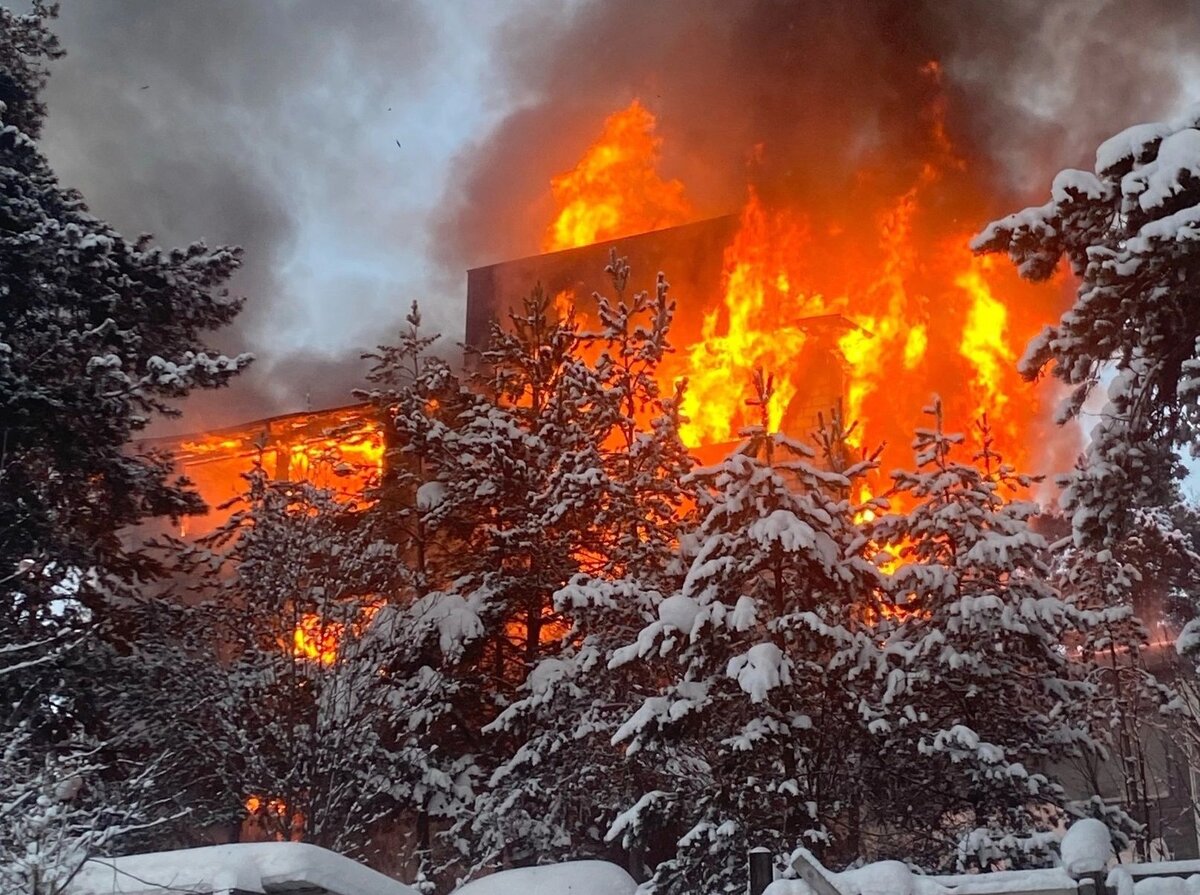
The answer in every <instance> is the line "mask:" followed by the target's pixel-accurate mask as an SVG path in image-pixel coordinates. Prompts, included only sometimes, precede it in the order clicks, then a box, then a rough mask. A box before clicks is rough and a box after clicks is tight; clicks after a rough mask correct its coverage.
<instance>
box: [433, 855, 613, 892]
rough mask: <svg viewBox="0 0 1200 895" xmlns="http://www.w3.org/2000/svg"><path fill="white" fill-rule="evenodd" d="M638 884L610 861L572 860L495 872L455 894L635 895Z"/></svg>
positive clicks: (458, 890) (468, 884)
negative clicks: (564, 862) (563, 862)
mask: <svg viewBox="0 0 1200 895" xmlns="http://www.w3.org/2000/svg"><path fill="white" fill-rule="evenodd" d="M635 891H637V883H636V882H634V880H633V877H632V876H630V875H629V874H628V873H626V872H625V871H624V870H623V869H621V868H620V867H618V866H617V865H616V864H610V863H608V862H607V861H570V862H568V863H566V864H552V865H549V866H546V867H521V868H518V869H517V870H503V871H501V872H500V873H493V874H492V875H491V876H485V877H483V878H482V879H477V880H475V881H474V882H470V883H467V884H466V885H465V886H463V887H462V888H461V889H457V890H455V892H454V895H634V892H635Z"/></svg>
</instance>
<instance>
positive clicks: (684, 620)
mask: <svg viewBox="0 0 1200 895" xmlns="http://www.w3.org/2000/svg"><path fill="white" fill-rule="evenodd" d="M699 614H700V604H699V603H697V602H696V601H695V600H693V599H692V598H691V597H689V596H686V595H685V594H672V595H671V596H669V597H667V598H666V599H665V600H663V601H662V602H661V603H659V604H658V618H659V620H660V621H661V622H662V623H663V624H664V625H667V626H668V627H671V628H674V629H675V630H677V631H679V632H680V633H681V634H690V633H692V626H693V625H694V624H695V623H696V616H697V615H699Z"/></svg>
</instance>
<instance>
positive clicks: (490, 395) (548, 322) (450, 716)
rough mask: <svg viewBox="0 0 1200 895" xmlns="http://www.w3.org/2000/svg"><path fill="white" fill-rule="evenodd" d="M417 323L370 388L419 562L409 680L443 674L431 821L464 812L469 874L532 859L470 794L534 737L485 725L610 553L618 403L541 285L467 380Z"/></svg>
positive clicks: (552, 649)
mask: <svg viewBox="0 0 1200 895" xmlns="http://www.w3.org/2000/svg"><path fill="white" fill-rule="evenodd" d="M418 324H419V319H418V318H417V317H416V316H414V317H412V318H410V320H409V328H408V330H406V331H405V332H404V333H402V335H401V343H400V344H399V345H397V346H394V347H391V348H384V349H380V351H378V352H376V354H375V355H374V357H375V359H376V361H377V367H376V371H375V373H374V374H373V375H374V377H375V382H376V384H377V386H378V387H377V388H376V389H375V390H374V391H372V392H370V393H369V396H370V397H371V399H372V400H374V401H376V402H377V403H378V404H379V405H380V406H381V407H383V408H385V411H384V413H385V416H386V418H387V419H388V420H389V422H390V425H389V439H391V444H392V452H391V454H390V457H391V459H392V461H393V462H392V472H391V473H390V475H391V479H390V488H391V489H392V490H391V494H392V495H393V496H392V498H389V495H388V488H389V484H388V483H385V488H384V489H383V492H382V496H383V499H382V500H381V501H380V504H379V511H380V514H381V515H382V516H383V517H385V518H384V521H383V522H382V523H381V524H382V525H383V526H384V527H385V530H387V531H389V532H390V533H391V535H392V536H393V537H394V538H395V539H396V541H397V543H398V544H400V545H401V548H402V550H403V551H404V554H405V556H406V558H407V561H408V564H409V566H410V568H411V569H413V570H414V574H413V576H412V578H411V593H412V602H411V603H410V604H408V605H407V606H406V607H404V609H403V611H402V614H403V616H404V618H403V620H401V621H399V622H398V624H399V626H400V628H401V629H402V630H404V631H407V632H408V635H407V637H408V641H409V642H410V643H411V644H412V645H413V647H414V650H415V653H414V656H415V661H416V663H417V664H416V665H414V666H413V667H412V668H411V669H410V671H409V676H410V677H412V676H414V675H425V676H429V677H430V678H431V679H433V680H436V681H437V682H438V688H439V692H440V694H441V697H442V698H441V700H440V702H439V703H438V704H437V705H436V706H432V705H431V706H430V707H429V708H428V710H427V711H424V712H423V713H421V715H420V717H421V718H422V725H423V726H422V729H421V730H420V731H419V732H418V735H417V738H418V739H419V740H420V741H421V742H422V743H423V744H424V748H425V749H426V752H427V756H428V758H429V761H430V767H435V766H436V767H437V768H439V769H440V770H441V771H442V772H443V773H444V774H445V775H446V779H448V780H450V781H452V785H453V788H454V797H453V799H447V798H444V797H442V796H440V795H439V796H438V799H437V801H438V805H437V806H436V810H435V806H431V807H430V811H429V813H430V815H431V816H430V817H428V818H426V823H429V822H430V821H435V820H437V817H436V816H434V815H437V814H442V815H446V814H454V813H455V812H457V815H456V819H455V820H454V822H453V823H452V824H451V829H449V830H448V831H444V832H446V833H447V835H446V836H445V837H444V838H445V839H446V840H447V841H449V842H451V843H452V844H454V846H455V847H456V849H457V850H458V853H459V856H458V857H455V856H446V855H439V856H438V860H437V862H436V863H437V865H438V866H439V867H441V868H442V869H443V870H445V872H447V873H449V872H457V871H458V870H459V869H461V867H462V866H463V865H462V860H463V859H464V858H465V859H466V861H467V866H468V869H470V868H472V867H475V866H479V865H483V864H496V863H504V862H506V861H516V860H528V859H529V858H530V857H532V852H531V851H530V850H529V844H530V842H532V841H533V838H532V834H531V836H524V835H523V833H528V832H529V830H528V829H527V830H524V831H522V830H518V829H517V827H518V826H519V823H517V822H516V820H515V819H514V821H513V825H512V826H511V827H510V832H511V834H512V835H511V837H510V841H511V844H509V845H508V847H506V848H505V849H504V853H503V854H496V853H495V850H494V849H492V848H491V846H492V845H493V842H492V840H490V839H488V840H487V842H485V841H484V840H485V838H486V836H485V834H486V832H487V831H486V830H482V829H480V828H479V826H478V825H477V824H476V823H475V822H474V821H475V818H476V816H477V813H476V811H475V808H474V806H473V805H472V804H471V803H470V799H471V798H472V797H473V796H472V790H473V789H474V788H476V787H478V786H479V785H481V784H483V785H486V783H487V780H488V779H489V778H490V776H491V774H492V773H493V771H494V770H495V768H496V767H497V766H498V765H499V764H500V763H502V762H503V761H505V760H506V759H507V758H508V757H511V755H512V754H513V752H514V751H515V750H516V749H518V748H519V745H520V743H519V738H518V737H517V736H515V735H512V734H507V733H505V732H502V731H496V732H491V733H484V732H483V729H484V728H485V727H486V726H487V725H488V724H489V723H490V722H491V721H493V720H495V718H496V717H497V716H498V715H499V714H500V713H501V712H502V711H503V710H504V709H505V708H506V707H507V706H508V705H509V704H510V703H511V702H512V701H513V699H514V698H518V697H519V696H520V695H521V692H522V691H521V687H522V685H523V684H524V683H525V681H526V679H527V677H528V676H529V674H530V672H531V670H532V669H534V668H535V667H536V666H537V665H538V663H539V662H540V661H541V660H542V659H543V658H545V657H547V656H552V655H555V654H557V653H558V652H559V650H560V649H561V648H562V647H563V645H564V640H563V638H564V636H565V635H566V634H567V631H568V625H567V623H566V622H565V620H564V619H563V617H562V615H561V613H560V611H559V610H558V609H557V608H556V606H555V603H554V600H553V597H554V594H555V593H556V592H557V591H558V590H559V589H560V588H562V587H563V586H564V585H565V584H567V583H568V582H569V581H570V580H571V579H572V577H573V576H574V575H575V574H576V573H577V572H579V571H580V570H581V569H582V568H584V566H585V565H586V564H588V563H589V562H595V561H596V559H595V558H596V557H601V556H603V555H604V551H603V547H604V544H605V537H606V534H605V533H603V532H600V531H599V528H598V526H597V524H596V515H597V512H598V511H599V508H600V507H602V506H603V505H604V496H605V494H606V493H607V491H606V485H605V478H606V470H605V458H604V456H603V453H602V451H601V448H600V445H601V444H602V442H603V440H604V437H605V435H606V434H607V433H608V432H609V431H611V429H612V426H613V420H614V419H615V417H616V415H617V412H616V410H615V400H613V399H611V398H609V397H608V395H607V393H606V391H605V389H604V388H603V387H602V384H601V382H600V379H599V377H598V375H597V373H596V371H595V369H594V368H593V367H592V366H591V365H589V364H588V363H586V362H585V361H584V359H583V357H582V353H581V348H582V340H581V337H580V334H579V332H578V327H577V326H576V324H575V322H574V321H573V320H572V319H566V320H560V319H558V318H557V315H556V314H555V313H554V310H553V307H552V303H551V301H550V299H549V298H548V296H546V295H545V294H544V293H543V292H542V291H541V290H540V289H538V290H535V292H534V293H533V294H532V295H531V296H530V297H528V299H526V300H525V301H524V302H523V304H522V306H521V307H520V308H519V309H517V310H516V311H515V312H514V313H512V314H511V315H510V317H509V320H508V322H507V325H502V324H501V323H499V322H497V323H496V324H495V325H494V326H493V329H492V332H491V335H490V338H489V340H488V343H487V345H486V346H485V347H484V348H483V349H482V350H480V351H478V352H475V353H474V354H473V356H472V358H471V365H472V367H473V372H472V375H471V377H470V381H469V383H466V384H464V383H462V382H460V381H459V379H458V377H456V376H455V375H454V374H453V373H452V372H451V370H450V369H449V368H448V367H447V365H446V364H444V363H442V362H441V361H438V360H437V359H436V358H435V357H432V356H430V355H429V353H428V349H429V347H430V344H431V342H430V341H429V340H428V339H427V338H425V337H423V336H421V335H420V334H419V329H418ZM398 676H399V677H403V675H400V674H399V672H398ZM456 805H457V807H455V806H456ZM428 844H429V843H428V837H426V842H425V847H426V848H427V847H428Z"/></svg>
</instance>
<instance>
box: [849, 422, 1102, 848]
mask: <svg viewBox="0 0 1200 895" xmlns="http://www.w3.org/2000/svg"><path fill="white" fill-rule="evenodd" d="M927 413H929V414H930V416H931V417H932V419H931V424H930V425H929V426H928V427H926V428H922V429H918V430H917V436H916V440H915V441H914V443H913V447H914V449H915V451H916V462H917V468H916V469H915V470H914V471H912V472H907V471H899V472H895V473H893V478H894V481H895V487H894V489H893V491H892V492H891V495H890V497H891V499H892V500H893V501H895V502H897V503H898V504H899V505H901V506H907V509H906V510H905V511H904V512H902V513H893V514H887V515H883V516H881V517H880V518H879V519H878V520H876V521H875V522H874V524H873V525H872V526H871V529H870V530H871V537H872V538H873V539H874V540H875V542H876V543H877V544H880V545H882V546H885V547H887V548H888V550H889V552H891V553H893V554H894V556H895V562H896V563H897V564H898V565H897V567H896V568H895V569H894V570H893V572H892V574H891V575H890V576H889V582H888V584H889V590H890V591H891V592H892V593H893V595H894V601H895V602H894V606H893V608H892V609H891V611H890V616H889V618H887V619H885V621H884V623H883V624H881V627H880V632H881V636H880V650H881V668H880V675H881V688H882V689H881V692H880V694H879V697H878V703H877V705H876V706H874V707H872V708H869V709H866V710H865V711H866V717H867V718H869V720H870V726H871V730H872V732H873V733H874V734H875V735H876V737H877V739H876V743H877V745H876V749H877V751H878V753H879V754H880V755H881V756H883V758H884V760H885V761H886V762H888V763H891V764H892V765H893V766H894V768H895V773H896V774H897V775H898V776H899V777H900V778H901V779H902V781H903V782H902V784H901V785H900V786H898V787H896V788H895V789H894V790H891V791H890V792H887V793H884V794H881V795H883V796H885V797H883V798H880V800H879V802H878V803H877V805H876V812H877V815H876V821H877V824H878V827H879V829H878V832H879V833H880V834H881V835H884V836H886V837H889V838H890V845H889V846H888V848H887V849H885V850H886V851H891V852H892V853H893V855H892V856H895V857H908V858H920V859H921V860H922V862H923V863H924V864H926V865H928V866H942V867H945V868H947V869H951V868H954V869H959V870H966V869H988V868H996V867H1023V866H1034V865H1038V864H1044V863H1046V862H1048V861H1050V860H1051V857H1052V853H1051V850H1050V849H1051V845H1052V844H1053V842H1054V840H1055V830H1056V829H1057V828H1058V826H1059V825H1060V824H1061V823H1062V822H1063V819H1064V816H1065V813H1066V812H1067V811H1068V809H1069V808H1070V807H1071V806H1069V805H1068V801H1067V796H1066V794H1065V792H1064V790H1063V788H1062V786H1061V785H1060V784H1059V782H1058V781H1057V780H1056V779H1055V778H1054V776H1053V770H1054V768H1055V767H1056V765H1061V763H1062V762H1063V761H1064V760H1065V759H1067V758H1070V757H1078V756H1087V757H1092V756H1096V755H1098V754H1102V746H1101V744H1100V743H1099V741H1098V740H1097V739H1096V737H1095V731H1094V730H1093V728H1092V726H1091V724H1090V718H1089V712H1088V710H1087V707H1088V704H1089V700H1090V699H1091V697H1092V695H1093V692H1094V689H1093V687H1092V685H1091V683H1090V681H1089V679H1088V678H1089V670H1090V664H1089V663H1088V662H1087V661H1086V659H1085V658H1082V657H1081V656H1080V655H1079V652H1078V650H1079V647H1080V645H1081V643H1082V642H1083V641H1084V640H1085V639H1086V637H1087V636H1088V626H1089V619H1088V617H1087V616H1086V614H1085V613H1083V612H1082V611H1081V610H1080V607H1078V606H1076V605H1075V604H1074V603H1073V602H1072V601H1071V600H1069V599H1066V598H1064V596H1063V594H1062V593H1060V591H1059V590H1058V589H1057V587H1056V586H1055V583H1054V579H1053V574H1052V572H1053V570H1052V568H1051V566H1050V563H1049V560H1048V554H1047V549H1046V548H1047V544H1046V542H1045V540H1044V538H1043V537H1042V536H1041V535H1040V534H1038V533H1037V532H1036V531H1035V530H1034V529H1033V528H1032V526H1031V524H1030V520H1031V518H1032V517H1034V516H1035V515H1036V514H1037V512H1038V507H1037V505H1036V504H1033V503H1030V502H1028V501H1027V500H1024V499H1022V496H1023V494H1024V493H1027V491H1028V489H1029V487H1030V486H1031V484H1032V481H1031V480H1030V479H1029V478H1028V477H1026V476H1022V475H1020V474H1018V473H1016V472H1015V471H1014V470H1013V469H1012V468H1010V467H1009V466H1007V465H1005V464H1004V463H1003V461H1002V458H1000V457H999V456H997V455H996V454H995V453H994V452H993V451H992V446H991V440H990V435H989V432H988V427H987V418H986V417H983V418H982V419H981V421H980V422H979V424H978V426H977V431H978V434H979V436H980V450H979V451H978V452H977V453H976V454H975V456H974V458H973V462H965V461H963V460H960V459H958V458H957V457H956V456H955V455H956V454H957V453H959V452H960V451H961V450H962V442H963V438H962V436H960V435H952V434H948V433H946V432H945V431H944V429H943V421H942V411H941V404H940V402H937V401H935V402H934V404H933V406H932V407H930V408H928V409H927ZM918 793H919V794H920V796H919V797H917V796H918Z"/></svg>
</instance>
